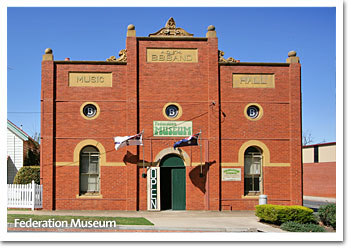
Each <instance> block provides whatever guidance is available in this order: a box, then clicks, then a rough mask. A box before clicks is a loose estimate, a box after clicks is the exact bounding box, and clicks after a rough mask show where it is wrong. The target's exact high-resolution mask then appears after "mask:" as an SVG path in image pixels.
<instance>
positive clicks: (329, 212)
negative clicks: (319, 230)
mask: <svg viewBox="0 0 350 249" xmlns="http://www.w3.org/2000/svg"><path fill="white" fill-rule="evenodd" d="M318 215H319V217H320V220H321V221H322V222H323V224H325V225H326V226H332V227H333V228H334V229H336V205H335V204H334V203H331V204H327V205H323V206H321V207H320V208H319V209H318Z"/></svg>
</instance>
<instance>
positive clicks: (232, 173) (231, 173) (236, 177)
mask: <svg viewBox="0 0 350 249" xmlns="http://www.w3.org/2000/svg"><path fill="white" fill-rule="evenodd" d="M221 180H222V181H241V168H221Z"/></svg>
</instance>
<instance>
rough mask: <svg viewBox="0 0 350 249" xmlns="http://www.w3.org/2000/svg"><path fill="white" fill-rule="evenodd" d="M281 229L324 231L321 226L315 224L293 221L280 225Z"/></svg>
mask: <svg viewBox="0 0 350 249" xmlns="http://www.w3.org/2000/svg"><path fill="white" fill-rule="evenodd" d="M281 229H282V230H285V231H288V232H326V230H325V229H324V228H323V227H320V226H319V225H316V224H310V223H309V224H300V223H297V222H294V221H288V222H286V223H283V224H282V225H281Z"/></svg>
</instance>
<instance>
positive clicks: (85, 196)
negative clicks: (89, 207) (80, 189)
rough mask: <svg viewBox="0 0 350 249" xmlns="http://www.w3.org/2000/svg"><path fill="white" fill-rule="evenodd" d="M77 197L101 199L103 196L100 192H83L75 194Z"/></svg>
mask: <svg viewBox="0 0 350 249" xmlns="http://www.w3.org/2000/svg"><path fill="white" fill-rule="evenodd" d="M76 198H77V199H102V198H103V196H102V195H101V194H83V195H77V196H76Z"/></svg>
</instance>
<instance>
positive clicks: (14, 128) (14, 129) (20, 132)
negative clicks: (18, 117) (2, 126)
mask: <svg viewBox="0 0 350 249" xmlns="http://www.w3.org/2000/svg"><path fill="white" fill-rule="evenodd" d="M7 128H8V129H9V130H10V131H12V132H13V133H14V134H16V135H17V136H18V137H19V138H21V139H22V140H23V141H27V140H28V139H29V138H30V136H29V135H28V134H27V133H25V132H24V131H23V130H21V129H20V128H19V127H18V126H16V125H15V124H14V123H12V122H11V121H10V120H7Z"/></svg>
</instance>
